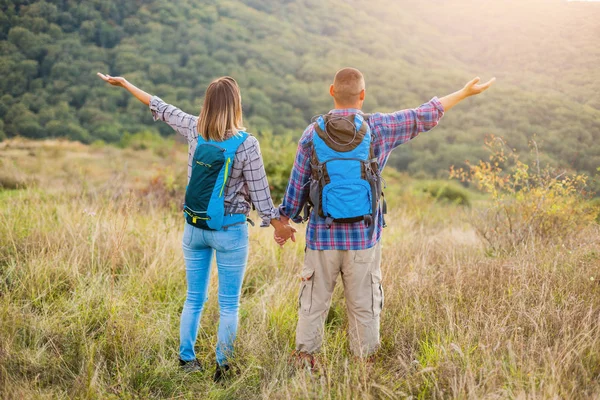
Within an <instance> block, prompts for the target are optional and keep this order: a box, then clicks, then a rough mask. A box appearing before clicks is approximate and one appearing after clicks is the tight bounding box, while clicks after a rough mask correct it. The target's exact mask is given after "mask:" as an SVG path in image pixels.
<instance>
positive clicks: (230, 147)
mask: <svg viewBox="0 0 600 400" xmlns="http://www.w3.org/2000/svg"><path fill="white" fill-rule="evenodd" d="M248 136H249V135H248V133H246V132H239V133H238V134H237V135H235V136H233V137H231V138H230V139H227V140H224V141H222V142H215V141H212V140H205V139H204V138H202V137H201V136H199V137H198V145H197V146H196V151H195V152H194V158H193V160H192V163H193V164H192V176H191V177H190V181H189V182H188V186H187V188H186V191H185V203H184V205H183V212H184V214H185V218H186V221H187V222H188V224H190V225H193V226H195V227H197V228H200V229H207V230H220V229H223V228H227V227H228V226H231V225H237V224H241V223H244V222H246V215H245V214H231V215H225V187H226V186H227V180H228V179H229V175H230V174H231V169H232V166H233V161H234V159H235V153H236V152H237V149H238V148H239V147H240V145H241V144H242V143H243V142H244V140H246V138H248Z"/></svg>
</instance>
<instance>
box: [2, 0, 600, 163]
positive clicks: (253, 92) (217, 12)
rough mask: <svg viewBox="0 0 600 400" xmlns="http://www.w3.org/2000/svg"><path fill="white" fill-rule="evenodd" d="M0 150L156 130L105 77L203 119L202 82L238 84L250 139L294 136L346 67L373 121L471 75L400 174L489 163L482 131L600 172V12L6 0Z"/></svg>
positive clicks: (592, 8)
mask: <svg viewBox="0 0 600 400" xmlns="http://www.w3.org/2000/svg"><path fill="white" fill-rule="evenodd" d="M0 8H1V12H0V27H1V28H0V74H1V76H2V79H1V80H0V119H1V120H0V139H2V138H4V137H12V136H16V135H21V136H26V137H32V138H43V137H58V136H64V137H68V138H71V139H73V140H79V141H82V142H86V143H89V142H92V141H94V140H103V141H106V142H115V141H118V140H119V139H120V137H121V136H122V135H123V134H124V133H126V132H129V133H136V132H141V131H159V132H160V133H161V134H163V135H170V134H172V132H171V130H170V129H169V127H168V126H166V125H163V124H153V123H152V120H151V116H150V113H149V112H148V111H147V110H146V109H145V108H144V107H142V106H140V104H139V103H137V101H135V100H134V99H132V98H130V97H128V95H127V94H126V93H125V92H124V91H119V90H115V89H113V88H110V87H108V86H107V85H105V84H104V83H103V82H101V81H100V80H99V79H97V78H96V77H95V73H96V72H97V71H100V72H107V73H109V74H112V75H123V76H125V77H126V78H127V79H129V80H130V81H132V82H133V83H135V84H136V85H138V86H140V87H142V88H144V89H146V90H147V91H150V92H152V93H154V94H157V95H159V96H161V97H162V98H163V99H165V100H167V101H170V102H173V103H175V104H177V105H178V106H180V107H181V108H182V109H184V110H186V111H188V112H190V113H198V110H199V106H200V104H201V98H202V95H203V92H204V90H205V88H206V85H207V84H208V83H209V82H210V81H211V80H212V79H213V78H215V77H218V76H220V75H225V74H227V75H232V76H233V77H235V78H236V79H237V80H238V82H239V83H240V85H241V86H242V91H243V92H242V94H243V103H244V110H245V117H246V120H245V124H246V126H247V128H248V129H249V130H250V131H251V132H254V133H260V132H268V131H270V132H273V133H274V134H276V135H279V134H290V135H293V136H294V137H298V136H299V135H300V133H301V132H302V130H303V129H304V127H305V126H306V125H307V124H308V122H309V120H310V118H311V117H312V116H313V115H315V114H319V113H324V112H327V111H328V110H329V109H330V108H331V101H330V98H329V96H328V91H327V88H328V84H329V83H330V81H331V79H332V77H333V74H334V73H335V71H336V70H337V69H339V68H340V67H343V66H347V65H351V66H355V67H357V68H359V69H361V70H362V71H363V72H364V73H365V77H366V79H367V90H368V97H367V102H366V104H365V107H366V111H376V110H377V111H391V110H395V109H400V108H407V107H414V106H417V105H419V104H421V103H423V102H425V101H427V100H429V99H430V98H431V97H432V96H434V95H440V96H441V95H444V94H447V93H448V92H450V91H452V90H456V89H458V88H459V87H461V85H463V84H464V83H465V82H466V81H467V80H468V79H470V78H472V77H473V76H474V75H480V76H481V77H482V79H487V78H490V77H492V76H497V77H498V82H497V84H496V86H495V87H494V88H493V90H491V91H490V92H488V93H486V94H485V95H484V96H482V97H480V98H477V99H473V100H469V101H467V102H466V104H463V105H460V106H459V107H457V108H456V109H454V110H452V112H451V113H448V115H447V116H446V117H445V120H444V121H443V123H442V124H441V125H440V127H439V128H437V129H436V131H434V132H432V133H431V134H428V135H427V136H424V137H422V138H420V139H419V140H416V141H414V142H413V143H411V144H409V145H407V146H403V147H402V148H401V149H400V150H399V151H398V152H397V153H396V154H395V156H394V158H393V159H392V160H391V162H392V163H393V165H394V166H396V167H398V168H399V169H407V170H409V171H411V172H417V171H424V172H425V173H427V174H429V175H440V174H443V173H444V172H443V171H446V170H447V169H448V167H449V166H450V165H452V164H459V163H461V162H462V161H463V160H465V159H472V160H477V159H480V158H482V157H485V156H486V154H485V151H484V150H483V147H482V142H483V137H484V136H485V135H486V134H495V135H498V136H502V137H504V138H505V139H507V141H508V143H509V145H510V146H511V147H514V148H516V149H518V150H521V151H526V150H527V147H528V141H529V140H530V139H531V138H532V137H534V135H537V139H536V141H537V143H538V145H539V146H540V148H541V150H542V151H543V152H544V154H545V155H544V156H543V158H542V161H544V162H550V163H553V164H555V165H557V166H562V167H571V168H575V169H578V170H582V171H587V172H588V173H590V174H593V173H595V171H596V169H597V168H598V167H599V166H600V67H599V65H598V62H599V60H600V46H598V43H597V39H598V37H599V36H600V5H598V4H594V3H587V4H586V3H567V2H564V1H559V0H556V1H555V0H552V1H539V0H526V1H516V0H509V1H502V2H481V1H476V0H456V1H451V2H450V1H446V2H422V1H416V0H410V1H409V0H406V1H404V0H403V1H396V0H351V1H344V0H327V1H322V0H321V1H317V0H286V1H282V0H228V1H216V0H207V1H192V0H178V1H172V2H161V1H155V0H153V1H140V0H138V1H114V0H94V1H82V2H78V1H71V0H65V1H52V2H46V1H6V0H3V1H1V2H0Z"/></svg>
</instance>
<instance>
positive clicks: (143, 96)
mask: <svg viewBox="0 0 600 400" xmlns="http://www.w3.org/2000/svg"><path fill="white" fill-rule="evenodd" d="M98 76H99V77H100V79H102V80H103V81H104V82H108V83H110V84H111V85H113V86H121V87H122V88H125V89H127V90H128V91H129V93H131V94H132V95H134V96H135V98H136V99H138V100H139V101H141V102H142V103H144V104H145V105H149V104H150V99H151V98H152V95H150V94H148V93H146V92H144V91H143V90H142V89H140V88H138V87H135V86H134V85H132V84H131V83H129V82H128V81H127V79H125V78H123V77H121V76H110V75H104V74H101V73H100V72H98Z"/></svg>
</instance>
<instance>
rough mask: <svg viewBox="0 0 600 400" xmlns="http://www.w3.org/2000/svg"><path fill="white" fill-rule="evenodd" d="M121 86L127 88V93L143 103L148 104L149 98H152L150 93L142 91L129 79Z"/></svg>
mask: <svg viewBox="0 0 600 400" xmlns="http://www.w3.org/2000/svg"><path fill="white" fill-rule="evenodd" d="M123 87H124V88H125V89H127V90H128V91H129V93H131V94H132V95H134V96H135V98H136V99H138V100H139V101H141V102H142V103H144V104H145V105H149V104H150V99H151V98H152V95H150V94H149V93H146V92H144V91H143V90H142V89H140V88H138V87H136V86H135V85H133V84H132V83H131V82H129V81H127V82H125V85H124V86H123Z"/></svg>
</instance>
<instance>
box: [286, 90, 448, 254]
mask: <svg viewBox="0 0 600 400" xmlns="http://www.w3.org/2000/svg"><path fill="white" fill-rule="evenodd" d="M360 112H361V111H360V110H355V109H345V110H340V109H336V110H331V111H330V114H336V115H349V114H356V113H360ZM443 115H444V107H443V106H442V104H441V103H440V101H439V100H438V98H437V97H434V98H433V99H431V101H429V102H428V103H425V104H423V105H422V106H420V107H418V108H415V109H409V110H402V111H397V112H394V113H390V114H383V113H376V114H372V115H371V117H370V118H369V120H368V124H369V126H370V128H371V133H372V135H373V140H372V146H373V150H374V153H375V157H376V158H377V161H378V162H379V168H380V170H381V171H382V170H383V168H384V167H385V164H386V162H387V160H388V158H389V156H390V154H391V152H392V150H393V149H395V148H396V147H398V146H399V145H401V144H402V143H406V142H408V141H409V140H411V139H413V138H415V137H416V136H417V135H418V134H419V133H421V132H426V131H428V130H430V129H432V128H434V127H435V126H436V125H437V124H438V121H439V120H440V118H442V116H443ZM314 134H315V130H314V127H313V125H312V124H311V125H310V126H309V127H308V128H306V130H305V131H304V133H303V134H302V137H301V138H300V142H299V144H298V151H297V153H296V160H295V161H294V167H293V169H292V174H291V177H290V182H289V184H288V187H287V190H286V194H285V197H284V199H283V203H282V205H281V206H280V207H279V211H280V213H281V214H283V215H286V216H290V217H293V220H294V222H301V221H302V215H301V214H302V206H303V204H304V202H303V200H304V199H306V198H307V196H308V185H307V183H308V181H309V178H310V174H311V169H310V158H311V154H310V152H311V150H310V146H308V144H309V143H310V142H311V141H312V137H313V135H314ZM382 229H383V215H382V213H381V209H380V210H378V211H377V218H375V230H374V233H373V235H372V236H369V229H368V228H367V226H366V225H365V223H364V222H363V221H361V222H355V223H334V224H333V225H332V226H331V228H330V229H327V227H326V226H325V219H324V218H321V217H319V216H316V215H315V213H314V212H313V213H311V216H310V220H309V222H308V227H307V229H306V245H307V246H308V248H309V249H311V250H362V249H368V248H371V247H373V246H374V245H375V244H377V242H378V241H379V240H380V239H381V230H382Z"/></svg>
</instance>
